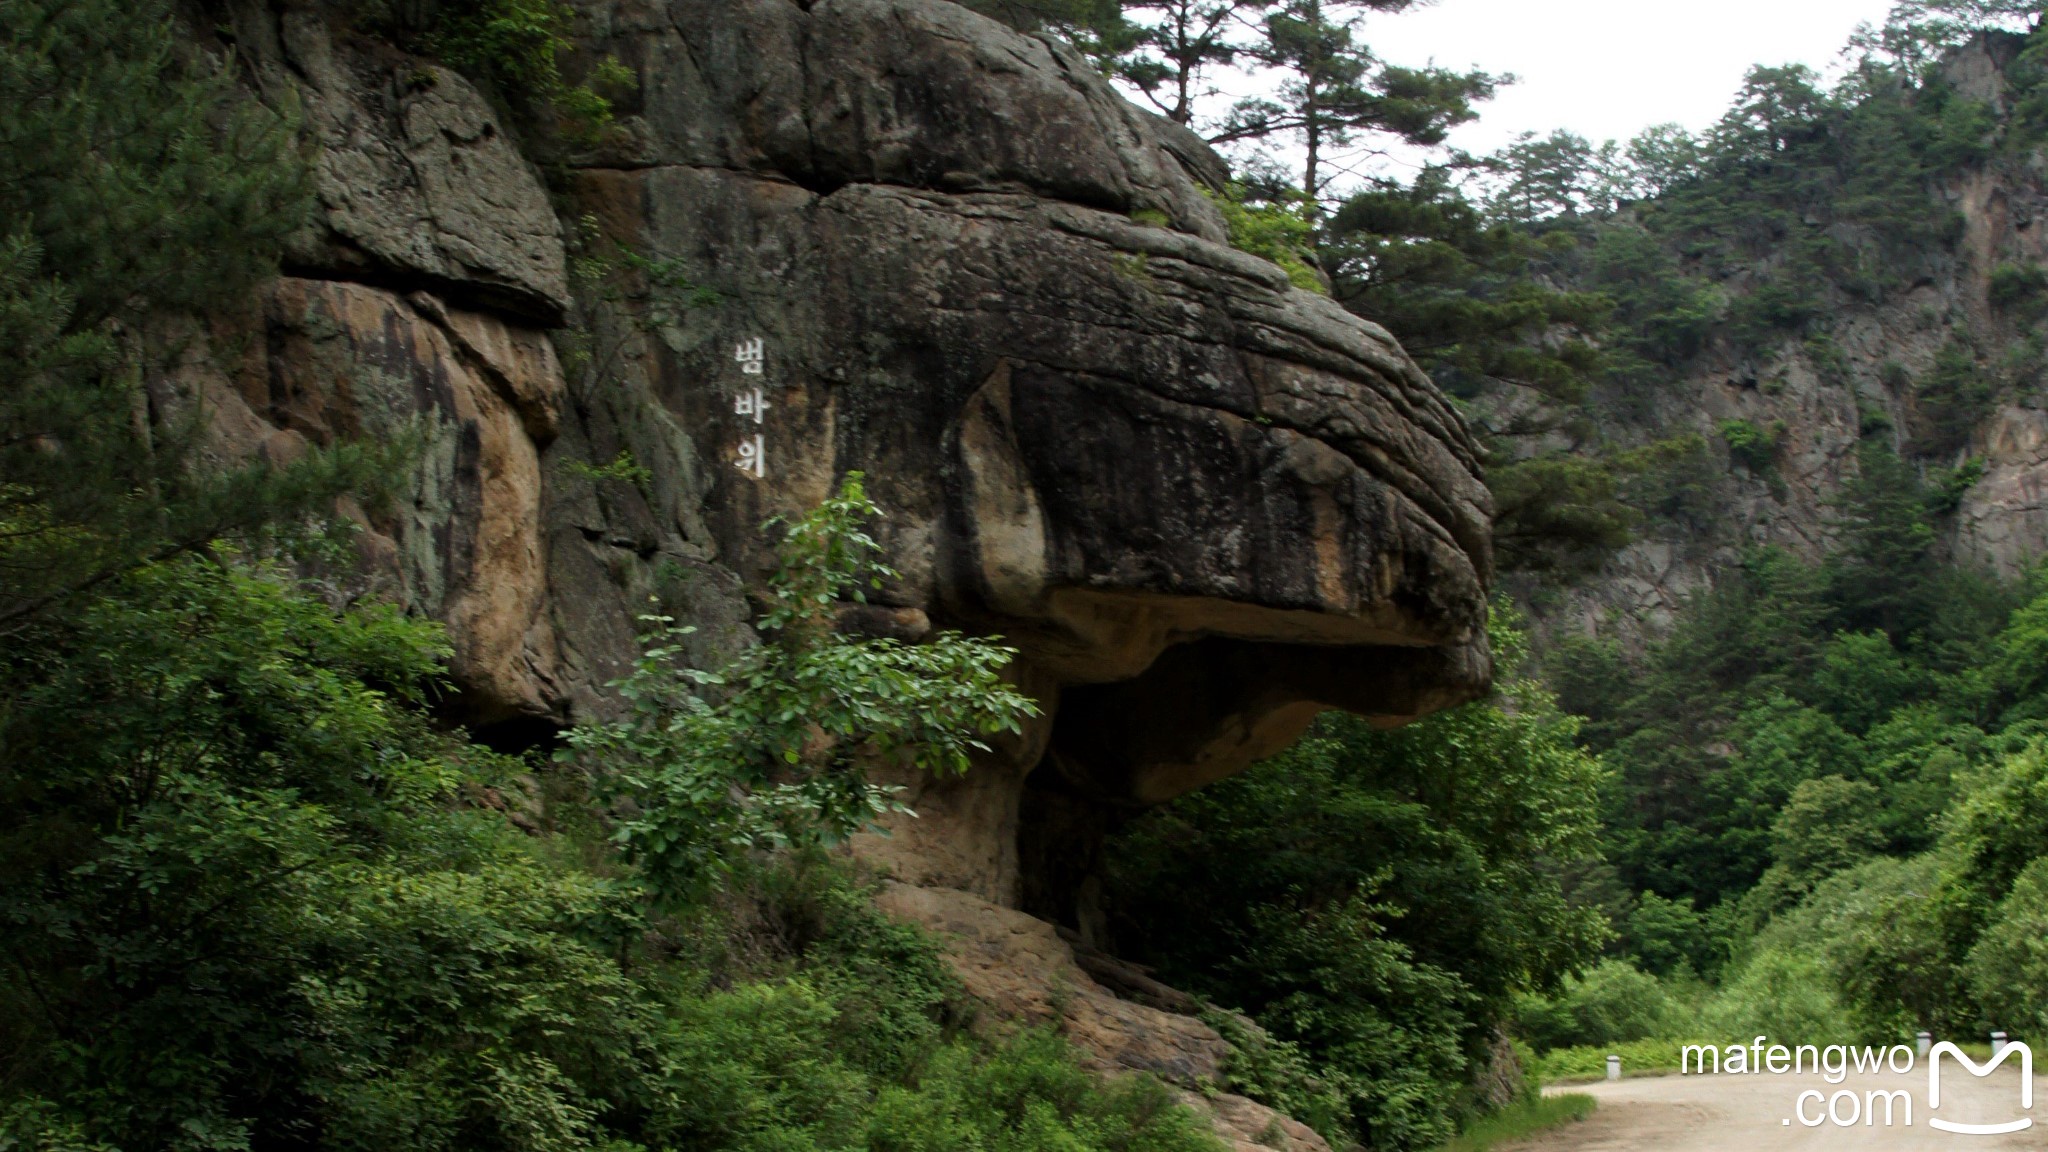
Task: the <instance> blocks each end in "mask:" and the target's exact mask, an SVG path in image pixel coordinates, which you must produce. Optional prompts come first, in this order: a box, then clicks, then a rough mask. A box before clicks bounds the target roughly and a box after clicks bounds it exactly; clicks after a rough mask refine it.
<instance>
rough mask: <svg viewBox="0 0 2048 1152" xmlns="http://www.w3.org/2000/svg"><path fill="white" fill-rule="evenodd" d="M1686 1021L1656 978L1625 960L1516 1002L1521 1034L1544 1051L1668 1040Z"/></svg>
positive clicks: (1608, 962)
mask: <svg viewBox="0 0 2048 1152" xmlns="http://www.w3.org/2000/svg"><path fill="white" fill-rule="evenodd" d="M1683 1022H1684V1014H1683V1011H1682V1010H1681V1008H1680V1006H1679V1005H1678V1003H1677V1002H1676V1001H1674V1000H1673V999H1672V997H1671V995H1670V994H1669V993H1668V992H1666V991H1665V989H1664V986H1663V984H1662V983H1661V982H1659V981H1658V979H1657V978H1656V977H1655V976H1652V975H1650V974H1648V973H1646V972H1643V971H1641V970H1639V969H1637V968H1636V967H1635V966H1634V965H1631V964H1628V963H1625V962H1623V961H1620V960H1603V961H1601V962H1600V964H1598V965H1597V966H1595V967H1594V968H1593V969H1592V970H1591V971H1589V972H1587V973H1586V974H1585V975H1584V976H1580V977H1575V978H1572V979H1570V980H1567V981H1565V984H1564V987H1563V988H1561V989H1559V990H1558V991H1557V992H1556V993H1555V994H1553V995H1551V996H1524V997H1521V998H1520V999H1518V1000H1517V1001H1516V1004H1515V1024H1516V1028H1517V1030H1518V1031H1519V1032H1520V1033H1521V1035H1522V1036H1523V1037H1525V1038H1526V1039H1527V1040H1528V1041H1529V1043H1531V1044H1532V1045H1534V1046H1535V1047H1536V1049H1537V1051H1539V1052H1543V1051H1547V1050H1549V1049H1552V1048H1573V1047H1581V1046H1586V1045H1595V1046H1597V1045H1609V1046H1611V1045H1614V1044H1623V1043H1627V1042H1629V1041H1633V1040H1647V1039H1650V1038H1652V1037H1661V1036H1668V1035H1671V1034H1672V1033H1673V1030H1674V1029H1675V1028H1676V1027H1677V1026H1679V1025H1680V1024H1682V1023H1683Z"/></svg>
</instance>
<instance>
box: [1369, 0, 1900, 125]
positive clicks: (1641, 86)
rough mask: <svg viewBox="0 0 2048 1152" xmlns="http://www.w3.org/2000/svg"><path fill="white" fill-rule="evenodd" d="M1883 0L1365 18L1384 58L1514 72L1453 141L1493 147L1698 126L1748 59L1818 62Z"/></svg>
mask: <svg viewBox="0 0 2048 1152" xmlns="http://www.w3.org/2000/svg"><path fill="white" fill-rule="evenodd" d="M1890 11H1891V0H1706V2H1704V3H1702V2H1700V0H1683V2H1681V0H1540V2H1538V0H1438V3H1436V4H1435V5H1434V6H1433V7H1430V8H1425V9H1422V10H1419V11H1410V12H1408V13H1406V14H1404V15H1400V16H1383V17H1376V18H1374V19H1373V20H1372V21H1371V22H1370V23H1369V24H1368V25H1367V28H1366V40H1367V42H1368V43H1370V44H1371V45H1372V46H1373V49H1374V50H1375V51H1376V52H1377V53H1378V54H1379V55H1380V57H1381V58H1382V59H1385V60H1388V61H1391V62H1394V63H1397V64H1410V63H1423V62H1426V61H1428V60H1431V59H1434V60H1435V61H1436V62H1437V63H1439V64H1443V65H1446V66H1449V67H1457V68H1464V67H1469V66H1473V65H1477V66H1478V67H1480V68H1484V69H1486V70H1487V71H1489V72H1512V73H1514V74H1516V75H1517V76H1519V77H1521V82H1520V83H1519V84H1516V85H1515V86H1514V87H1512V88H1508V89H1506V90H1504V91H1503V92H1502V93H1501V95H1500V96H1499V97H1498V98H1496V99H1495V100H1494V101H1493V102H1492V103H1491V104H1490V105H1489V106H1487V107H1486V109H1485V112H1484V115H1483V118H1482V119H1481V120H1480V121H1479V123H1477V124H1474V125H1468V126H1467V127H1466V128H1464V129H1463V130H1461V132H1460V134H1459V135H1458V136H1457V137H1456V138H1455V139H1454V142H1455V143H1456V144H1458V145H1459V146H1461V147H1463V148H1465V149H1467V150H1468V151H1472V152H1491V151H1493V150H1494V149H1495V148H1498V147H1499V146H1500V145H1502V144H1504V143H1506V142H1507V141H1508V140H1510V139H1512V138H1513V137H1514V135H1515V134H1516V133H1518V132H1523V131H1533V132H1541V133H1547V132H1549V131H1550V130H1551V129H1553V128H1569V129H1571V130H1572V131H1574V132H1577V133H1579V134H1580V135H1582V136H1586V137H1589V138H1591V139H1592V140H1593V141H1594V142H1595V143H1598V142H1600V141H1602V140H1607V139H1616V140H1627V139H1629V138H1630V137H1632V136H1634V135H1635V134H1636V133H1637V132H1640V131H1641V130H1642V129H1644V128H1647V127H1649V126H1650V125H1653V124H1663V123H1667V122H1671V121H1676V122H1678V123H1680V124H1683V125H1685V126H1686V127H1688V128H1693V129H1698V128H1704V127H1706V126H1707V125H1708V124H1711V123H1713V122H1714V120H1716V119H1717V118H1719V116H1720V114H1721V112H1722V110H1723V109H1725V108H1726V107H1727V106H1728V101H1729V98H1730V97H1731V96H1733V95H1734V93H1735V88H1736V86H1737V85H1738V84H1740V83H1741V82H1742V74H1743V72H1744V71H1745V70H1747V69H1748V68H1749V66H1750V65H1752V64H1787V63H1792V62H1795V61H1796V62H1799V63H1803V64H1808V65H1811V66H1813V67H1815V68H1819V69H1823V70H1825V69H1826V68H1827V67H1828V66H1829V65H1830V64H1833V63H1834V62H1835V58H1836V55H1837V53H1838V52H1839V51H1840V50H1841V48H1842V46H1843V44H1844V43H1846V42H1847V41H1848V39H1849V34H1850V32H1852V31H1853V30H1854V29H1855V27H1856V25H1857V24H1858V23H1861V22H1865V21H1868V22H1870V23H1872V24H1881V23H1883V21H1884V18H1885V15H1886V14H1887V13H1888V12H1890Z"/></svg>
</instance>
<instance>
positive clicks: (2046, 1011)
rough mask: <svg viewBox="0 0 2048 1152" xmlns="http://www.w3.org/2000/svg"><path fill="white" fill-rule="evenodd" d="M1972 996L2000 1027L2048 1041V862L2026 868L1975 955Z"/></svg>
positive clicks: (1969, 970) (1971, 961)
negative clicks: (1974, 996)
mask: <svg viewBox="0 0 2048 1152" xmlns="http://www.w3.org/2000/svg"><path fill="white" fill-rule="evenodd" d="M1965 971H1966V973H1967V979H1968V980H1969V984H1970V990H1971V992H1972V993H1974V994H1975V995H1976V997H1977V1002H1978V1003H1979V1004H1981V1005H1983V1006H1984V1008H1985V1010H1986V1011H1987V1012H1988V1013H1989V1015H1990V1016H1991V1018H1992V1022H1993V1023H1994V1024H1996V1025H1997V1026H1998V1027H2000V1028H2003V1029H2004V1030H2006V1031H2008V1032H2011V1033H2013V1034H2015V1035H2017V1036H2021V1037H2024V1038H2026V1039H2028V1040H2031V1041H2034V1042H2036V1043H2039V1042H2040V1041H2041V1040H2042V1039H2043V1038H2048V858H2043V859H2038V860H2035V861H2034V862H2033V863H2031V864H2029V865H2027V867H2026V868H2025V870H2023V871H2022V872H2021V873H2020V875H2019V879H2017V880H2015V881H2014V882H2013V886H2012V891H2010V892H2008V893H2006V896H2005V899H2003V900H2001V901H1999V902H1998V907H1997V909H1996V910H1995V911H1994V912H1993V913H1992V917H1991V923H1990V926H1989V927H1987V928H1986V929H1985V930H1984V934H1983V935H1982V936H1980V937H1978V939H1977V944H1976V946H1975V947H1974V948H1972V949H1970V954H1969V958H1968V962H1967V965H1966V968H1965Z"/></svg>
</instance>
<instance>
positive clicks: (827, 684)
mask: <svg viewBox="0 0 2048 1152" xmlns="http://www.w3.org/2000/svg"><path fill="white" fill-rule="evenodd" d="M861 480H862V477H861V474H860V473H858V472H855V473H853V474H851V475H850V476H849V477H848V478H847V479H846V480H845V481H844V483H843V484H842V486H841V488H840V490H839V493H838V494H837V495H835V496H833V497H830V498H828V499H827V500H825V501H824V502H823V503H822V504H820V505H819V506H818V507H817V508H816V509H814V510H813V511H812V512H811V513H810V514H808V515H807V516H805V517H804V518H802V519H801V520H798V521H796V522H795V523H793V524H791V525H789V529H788V532H787V534H786V535H785V536H784V537H783V540H782V544H781V549H780V557H781V566H780V568H778V569H777V571H776V572H775V573H774V574H773V575H771V576H770V577H769V579H768V584H767V598H768V607H767V610H766V611H765V612H763V613H762V614H761V616H760V618H759V619H758V620H756V621H755V627H756V628H758V629H759V630H760V631H761V632H762V633H763V634H764V638H763V642H762V643H760V644H758V645H755V646H754V647H752V648H749V649H747V650H746V651H745V652H743V653H741V654H740V655H739V656H738V657H737V658H735V659H734V660H733V662H732V663H731V664H730V665H729V666H728V667H726V668H724V669H722V670H718V671H710V670H705V669H697V668H688V667H683V666H679V665H678V664H677V663H676V657H677V656H678V655H679V653H680V649H679V648H678V647H675V646H672V645H671V644H670V643H669V642H671V641H674V640H677V639H680V638H681V637H682V636H684V635H686V634H688V633H689V632H690V631H692V629H689V628H677V627H675V626H674V623H673V621H671V620H669V619H668V618H666V617H650V618H649V621H650V622H651V623H653V624H655V625H657V626H659V631H657V632H656V633H655V634H654V635H652V636H650V637H648V638H647V640H648V646H647V647H646V650H645V651H644V652H643V654H642V655H641V657H640V660H639V661H638V663H637V664H636V665H635V666H634V670H633V673H632V675H630V676H628V677H626V678H625V679H624V680H621V681H619V682H618V683H617V684H615V685H613V687H614V688H615V689H616V690H617V692H618V694H619V696H620V698H621V699H622V700H623V701H624V702H625V703H626V704H627V706H628V707H629V709H630V711H629V714H628V715H627V716H626V718H624V719H621V720H618V721H614V722H612V723H609V724H600V725H592V726H586V727H582V728H577V729H575V730H573V731H571V732H570V733H569V734H568V736H567V738H566V742H567V745H568V747H567V748H566V749H565V750H564V751H563V753H562V756H561V758H562V759H564V760H565V761H568V762H571V763H579V764H583V765H585V766H586V767H588V768H589V770H590V771H591V772H592V774H593V776H594V777H595V779H596V780H597V781H598V784H599V788H600V790H601V791H602V792H603V793H604V794H605V797H606V799H607V800H609V801H611V802H612V804H613V806H614V807H615V808H618V809H619V810H621V811H624V812H630V813H632V815H631V816H627V817H622V818H620V819H619V820H617V821H616V831H615V833H614V836H615V839H616V840H617V842H618V844H619V845H620V846H621V848H623V850H624V852H625V855H626V858H627V860H628V861H630V862H631V863H633V864H634V865H636V866H637V867H638V869H639V871H640V873H641V874H642V875H643V876H644V877H645V878H646V879H647V880H648V882H650V883H651V884H653V885H654V886H655V887H656V888H658V889H661V890H663V891H665V892H669V893H672V894H675V895H678V896H681V897H685V898H688V897H694V896H698V895H701V893H702V892H703V890H704V889H705V887H706V885H708V884H711V883H713V882H715V881H716V880H717V879H718V878H719V876H721V875H722V874H723V873H724V872H725V871H726V870H727V869H728V868H729V867H730V866H731V864H732V861H733V858H734V856H735V855H736V854H743V853H748V852H752V851H757V850H761V849H768V848H787V847H790V846H792V845H799V846H800V845H824V844H831V843H836V842H838V841H840V840H843V839H844V838H845V837H846V836H848V835H850V834H851V833H854V832H857V831H860V830H862V829H864V828H867V827H869V826H871V825H872V824H873V823H874V822H875V820H876V819H878V818H879V817H881V816H883V815H884V814H886V813H889V812H901V811H905V809H903V808H902V806H901V805H900V804H898V803H896V802H895V801H894V800H893V799H892V796H893V792H892V791H891V790H889V789H886V788H883V787H881V786H879V785H875V784H871V783H869V782H868V779H867V775H866V771H865V769H866V767H867V766H870V765H876V764H889V765H900V766H902V767H906V768H910V769H914V770H917V771H921V772H934V773H942V774H959V773H964V772H965V771H967V765H968V756H969V753H970V752H971V751H974V750H983V751H986V750H987V748H988V745H987V744H985V743H983V738H984V737H989V736H994V735H996V734H998V733H1003V732H1012V733H1014V732H1018V731H1020V730H1021V729H1020V725H1019V721H1020V720H1021V719H1022V718H1023V717H1026V716H1032V715H1036V714H1037V711H1038V709H1037V706H1036V705H1035V704H1033V703H1032V702H1031V701H1030V699H1029V698H1027V697H1025V696H1024V695H1022V694H1021V693H1019V692H1018V691H1017V690H1016V689H1015V688H1012V687H1011V686H1010V685H1008V684H1006V683H1004V682H1003V679H1002V668H1003V666H1004V665H1007V664H1008V663H1009V662H1010V658H1011V657H1012V656H1013V655H1015V652H1014V651H1013V650H1012V649H1008V648H1002V647H998V646H996V645H993V644H991V643H989V642H987V641H984V640H978V639H969V638H967V637H965V636H962V635H961V634H960V633H958V632H941V633H939V634H938V635H936V636H934V637H932V638H931V639H929V640H927V641H926V642H924V643H921V644H916V645H905V644H902V643H900V642H898V641H895V640H886V639H882V640H877V639H866V638H861V637H855V636H849V635H847V634H845V633H843V632H841V631H839V630H838V629H836V628H835V627H834V626H833V625H834V611H835V607H836V606H838V605H841V604H844V603H848V602H862V601H864V600H865V598H866V597H865V595H864V593H865V591H866V590H867V589H869V588H879V587H881V584H882V581H883V580H884V579H886V578H888V577H891V576H893V575H895V573H893V572H892V571H890V570H889V569H888V568H886V567H883V566H881V565H879V564H878V563H876V561H875V554H876V553H878V552H880V551H881V545H879V544H877V543H875V541H874V539H873V538H872V537H870V536H868V535H867V533H866V532H864V531H863V530H862V525H863V524H865V523H866V522H867V521H868V520H869V519H871V518H873V517H874V516H876V515H878V514H879V511H880V510H879V509H877V508H876V507H875V506H874V505H873V504H872V503H870V502H869V501H868V499H867V496H866V494H865V492H864V491H863V489H862V485H861ZM705 689H709V690H712V691H716V692H717V696H716V703H712V702H711V701H709V700H707V699H706V698H705V696H703V695H700V694H699V693H700V690H705Z"/></svg>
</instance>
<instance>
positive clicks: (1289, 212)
mask: <svg viewBox="0 0 2048 1152" xmlns="http://www.w3.org/2000/svg"><path fill="white" fill-rule="evenodd" d="M1204 191H1207V190H1206V189H1205V190H1204ZM1208 196H1209V198H1210V199H1211V200H1213V201H1215V202H1216V207H1217V208H1219V209H1221V210H1222V212H1223V223H1224V225H1225V226H1226V227H1227V228H1229V230H1230V246H1231V247H1233V248H1236V249H1237V250H1238V251H1240V252H1249V253H1251V254H1252V255H1254V256H1257V257H1260V258H1262V259H1265V260H1271V261H1272V262H1273V263H1275V264H1278V265H1279V266H1280V270H1281V271H1283V272H1285V273H1287V279H1288V281H1289V282H1291V283H1292V284H1293V285H1294V286H1295V287H1296V288H1300V289H1302V290H1303V291H1307V292H1314V293H1316V294H1317V295H1319V296H1327V295H1329V292H1330V289H1329V286H1328V285H1326V284H1324V283H1323V277H1322V274H1321V273H1320V272H1318V271H1316V266H1315V223H1314V221H1313V220H1311V219H1310V217H1309V214H1308V212H1307V210H1306V200H1305V198H1303V197H1300V196H1296V195H1279V196H1273V197H1262V196H1260V195H1257V194H1255V193H1254V192H1253V191H1252V190H1251V189H1250V188H1248V187H1247V186H1245V185H1243V184H1236V183H1233V184H1231V185H1230V186H1229V187H1228V188H1226V189H1225V190H1224V191H1222V192H1220V193H1217V192H1209V193H1208Z"/></svg>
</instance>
